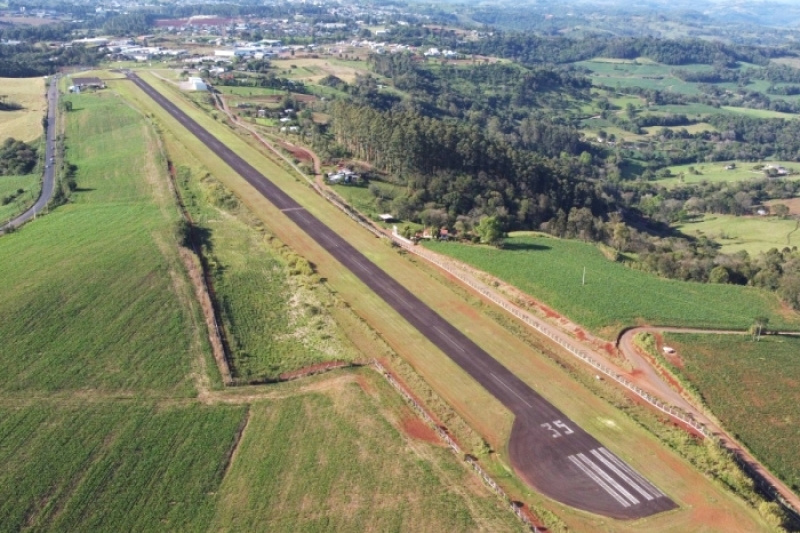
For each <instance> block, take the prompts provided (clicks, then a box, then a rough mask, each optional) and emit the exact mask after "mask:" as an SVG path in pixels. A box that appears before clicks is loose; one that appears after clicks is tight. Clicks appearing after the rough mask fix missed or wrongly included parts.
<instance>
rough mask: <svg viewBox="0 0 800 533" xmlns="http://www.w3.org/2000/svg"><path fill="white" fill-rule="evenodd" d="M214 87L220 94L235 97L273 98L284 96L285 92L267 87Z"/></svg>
mask: <svg viewBox="0 0 800 533" xmlns="http://www.w3.org/2000/svg"><path fill="white" fill-rule="evenodd" d="M215 87H216V89H217V90H219V92H221V93H222V94H233V95H236V96H274V95H276V94H277V95H284V94H286V91H282V90H280V89H270V88H269V87H234V86H227V85H217V86H215Z"/></svg>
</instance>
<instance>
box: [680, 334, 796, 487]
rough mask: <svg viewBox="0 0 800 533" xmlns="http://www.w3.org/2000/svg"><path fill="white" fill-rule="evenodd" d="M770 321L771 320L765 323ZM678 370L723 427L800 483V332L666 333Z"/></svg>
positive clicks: (788, 478)
mask: <svg viewBox="0 0 800 533" xmlns="http://www.w3.org/2000/svg"><path fill="white" fill-rule="evenodd" d="M769 326H770V327H772V324H769ZM665 340H666V342H668V343H669V345H670V346H673V347H675V348H676V349H677V351H678V355H679V356H680V359H681V360H682V362H683V368H682V369H680V372H681V373H683V374H684V375H685V376H686V377H687V378H688V379H689V381H691V382H692V383H693V384H694V385H696V386H697V388H698V389H699V390H700V391H701V392H702V394H703V399H704V401H705V402H706V404H708V406H709V407H710V408H711V410H712V411H713V413H714V414H715V415H716V416H717V417H718V418H719V419H720V420H721V421H722V423H723V424H724V425H725V427H726V428H727V429H728V430H730V431H731V432H733V433H734V434H736V435H737V436H738V438H739V440H740V441H741V442H743V443H744V444H745V445H746V446H747V447H748V448H749V449H750V450H751V451H752V452H753V453H754V454H755V455H756V457H758V458H759V459H760V460H762V461H763V462H764V463H765V464H766V465H767V467H768V468H769V469H770V470H771V471H772V472H774V473H775V474H777V475H778V476H779V477H780V478H781V479H783V480H784V482H786V484H787V485H789V486H790V487H793V489H794V490H795V491H797V490H798V489H800V455H798V454H797V443H798V442H800V425H799V424H798V409H797V406H798V405H800V359H798V354H800V338H797V337H782V336H762V337H761V340H760V341H758V342H753V341H752V340H751V338H750V337H749V336H747V337H742V336H739V335H736V336H732V335H684V334H681V335H678V334H672V333H670V334H669V335H667V336H666V337H665Z"/></svg>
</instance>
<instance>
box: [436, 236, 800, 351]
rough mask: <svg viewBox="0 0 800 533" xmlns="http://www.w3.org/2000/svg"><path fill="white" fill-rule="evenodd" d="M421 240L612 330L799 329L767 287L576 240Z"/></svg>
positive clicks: (798, 321) (592, 324)
mask: <svg viewBox="0 0 800 533" xmlns="http://www.w3.org/2000/svg"><path fill="white" fill-rule="evenodd" d="M425 246H426V247H429V248H431V249H433V250H434V251H436V252H440V253H443V254H446V255H449V256H452V257H454V258H456V259H458V260H461V261H464V262H466V263H468V264H470V265H473V266H475V267H476V268H479V269H481V270H484V271H486V272H489V273H490V274H493V275H495V276H497V277H499V278H500V279H502V280H504V281H506V282H508V283H510V284H511V285H514V286H515V287H517V288H519V289H520V290H522V291H523V292H526V293H528V294H530V295H531V296H533V297H535V298H537V299H539V300H541V301H542V302H543V303H545V304H546V305H548V306H550V307H552V308H553V309H555V310H556V311H558V312H560V313H562V314H564V315H566V316H567V317H569V318H570V319H572V320H574V321H576V322H577V323H579V324H581V325H584V326H586V327H588V328H590V329H592V330H594V331H598V332H601V333H603V334H608V335H611V336H613V335H615V334H616V332H617V331H619V330H620V329H621V328H624V327H626V326H630V325H634V324H653V325H663V326H691V327H699V328H732V329H746V328H747V327H748V326H750V324H751V323H752V321H753V317H755V316H758V315H763V316H769V317H771V319H772V321H773V323H774V324H775V325H780V326H782V327H787V328H788V327H791V328H794V329H800V319H798V318H797V317H795V316H786V315H785V314H783V313H782V311H781V305H780V302H779V300H778V298H777V297H776V296H775V295H773V294H770V293H768V292H765V291H761V290H759V289H754V288H750V287H740V286H733V285H710V284H703V283H689V282H683V281H676V280H668V279H663V278H659V277H656V276H654V275H652V274H648V273H645V272H642V271H639V270H634V269H632V268H629V267H626V266H625V265H622V264H620V263H615V262H613V261H611V260H609V259H607V258H606V257H605V256H604V255H603V253H602V252H601V251H600V250H599V249H598V248H596V247H595V246H593V245H591V244H587V243H583V242H580V241H574V240H561V239H555V238H548V237H540V236H517V237H513V236H512V237H511V238H509V239H507V240H506V244H505V248H504V249H497V248H493V247H488V246H477V245H466V244H458V243H439V242H431V243H426V244H425ZM584 267H585V268H586V284H585V285H584V284H582V278H583V270H584Z"/></svg>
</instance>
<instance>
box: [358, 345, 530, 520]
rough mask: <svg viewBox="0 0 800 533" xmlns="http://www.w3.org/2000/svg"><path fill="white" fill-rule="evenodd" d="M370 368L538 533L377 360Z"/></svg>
mask: <svg viewBox="0 0 800 533" xmlns="http://www.w3.org/2000/svg"><path fill="white" fill-rule="evenodd" d="M372 366H373V367H375V369H376V370H377V371H378V373H380V374H381V375H382V376H383V377H384V378H385V379H386V381H388V382H389V384H390V385H392V387H394V388H395V390H397V392H399V393H400V395H401V396H402V397H403V398H404V399H405V400H406V402H408V404H409V405H411V407H413V408H414V410H415V411H416V412H417V414H418V415H419V416H420V417H421V418H422V419H423V420H424V421H425V422H427V423H428V425H429V426H430V427H431V428H433V430H434V431H435V432H436V434H437V435H438V436H439V437H440V438H441V439H442V440H443V441H444V442H445V443H446V444H447V446H448V447H449V448H450V451H452V452H453V453H454V454H455V455H457V456H459V457H461V458H462V459H463V460H464V461H465V462H466V463H468V464H469V465H470V466H471V467H472V470H474V471H475V472H476V473H477V474H478V475H479V476H480V477H481V479H483V482H484V483H486V485H487V486H489V487H490V488H491V489H492V490H494V492H495V493H496V494H497V495H498V496H499V497H500V498H501V499H502V500H503V502H504V503H505V504H506V505H507V506H508V508H509V509H511V511H512V512H513V513H514V514H515V515H517V518H519V519H520V520H521V521H522V522H523V523H524V524H525V525H526V526H528V527H529V528H530V529H531V531H533V533H540V532H541V530H540V529H539V528H538V527H537V526H536V524H534V523H533V522H532V521H531V519H530V518H529V517H528V516H527V515H526V514H525V513H523V512H522V508H521V506H519V505H517V504H516V503H515V502H514V501H513V500H512V499H511V498H510V497H509V496H508V494H506V491H504V490H503V488H502V487H501V486H500V485H498V484H497V482H496V481H495V480H494V479H492V477H491V476H490V475H489V474H488V473H487V472H486V470H484V469H483V467H482V466H481V465H480V464H479V463H478V461H477V460H476V459H475V458H474V457H472V456H471V455H469V454H465V453H464V452H463V450H462V449H461V447H460V446H459V445H458V443H456V442H455V441H454V440H453V439H452V438H451V437H450V435H449V434H448V433H447V431H446V430H445V428H443V427H442V426H440V425H439V424H437V423H436V421H435V420H434V419H433V417H432V416H431V415H430V414H429V413H428V411H427V409H425V408H424V407H423V406H422V405H420V403H419V402H418V401H417V400H416V399H415V398H414V397H413V396H412V395H411V394H409V392H408V391H406V389H405V388H404V387H403V386H402V385H400V383H399V382H398V381H397V380H396V379H395V378H394V376H393V375H392V374H391V373H390V372H389V371H388V370H386V367H384V366H383V365H382V364H381V363H380V362H379V361H378V360H377V359H373V360H372Z"/></svg>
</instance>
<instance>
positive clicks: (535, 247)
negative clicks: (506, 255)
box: [503, 241, 551, 252]
mask: <svg viewBox="0 0 800 533" xmlns="http://www.w3.org/2000/svg"><path fill="white" fill-rule="evenodd" d="M503 250H511V251H515V252H520V251H537V252H541V251H544V250H551V248H550V247H549V246H545V245H544V244H534V243H532V242H514V241H505V242H504V243H503Z"/></svg>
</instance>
